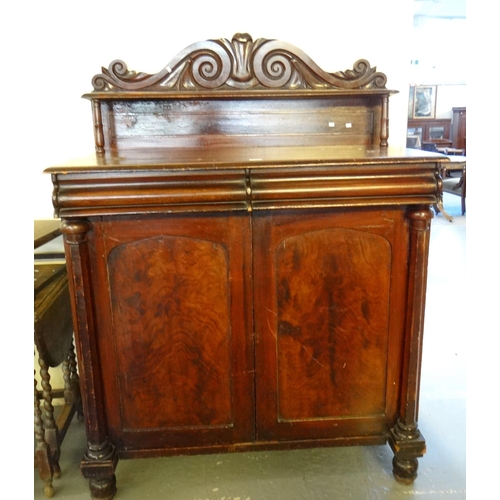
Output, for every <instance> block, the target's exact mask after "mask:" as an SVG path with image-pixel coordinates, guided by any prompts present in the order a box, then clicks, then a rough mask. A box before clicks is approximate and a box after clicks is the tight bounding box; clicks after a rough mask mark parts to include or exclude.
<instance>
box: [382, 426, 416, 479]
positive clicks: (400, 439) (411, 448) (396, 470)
mask: <svg viewBox="0 0 500 500" xmlns="http://www.w3.org/2000/svg"><path fill="white" fill-rule="evenodd" d="M389 445H390V447H391V449H392V451H393V452H394V458H393V460H392V467H393V469H392V472H393V474H394V477H395V478H396V481H397V482H398V483H401V484H405V485H408V484H412V483H413V481H415V479H416V477H417V470H418V460H417V458H418V457H422V456H423V455H424V453H425V439H424V437H423V436H422V434H421V433H420V431H419V430H418V429H417V426H416V425H410V426H405V425H404V424H403V423H402V422H400V421H398V423H397V424H396V425H395V426H394V427H393V428H392V429H391V432H390V435H389Z"/></svg>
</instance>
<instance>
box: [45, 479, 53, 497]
mask: <svg viewBox="0 0 500 500" xmlns="http://www.w3.org/2000/svg"><path fill="white" fill-rule="evenodd" d="M43 494H44V495H45V496H46V497H47V498H52V497H53V496H54V487H53V486H52V480H49V481H45V485H44V487H43Z"/></svg>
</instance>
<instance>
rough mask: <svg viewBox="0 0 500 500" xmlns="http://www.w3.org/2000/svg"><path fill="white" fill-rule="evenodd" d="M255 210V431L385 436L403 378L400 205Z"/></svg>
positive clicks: (403, 246)
mask: <svg viewBox="0 0 500 500" xmlns="http://www.w3.org/2000/svg"><path fill="white" fill-rule="evenodd" d="M254 214H255V220H254V226H253V227H254V248H255V249H256V251H255V254H254V272H255V290H256V294H259V292H258V290H266V294H265V297H261V296H260V294H259V299H257V296H256V298H255V328H256V369H257V378H256V387H257V433H258V437H259V439H270V438H278V439H285V438H286V436H290V435H293V436H294V437H295V438H297V439H309V438H319V437H328V436H346V435H361V434H363V435H377V434H379V435H380V434H383V433H384V432H386V431H387V429H388V426H389V424H390V423H391V422H392V423H393V422H394V418H395V412H396V407H397V391H398V388H399V380H400V376H401V372H400V365H399V363H398V360H399V359H400V356H401V341H402V337H401V335H402V332H403V328H404V307H405V300H404V299H405V298H404V294H401V293H400V291H401V290H404V286H405V273H404V271H403V270H404V268H405V265H406V258H407V254H406V251H407V249H406V244H405V240H406V236H405V229H404V228H405V223H404V219H403V211H400V210H399V211H398V210H395V211H394V210H393V211H391V212H387V211H381V212H380V213H377V212H376V211H371V210H356V209H351V210H344V211H343V212H335V211H332V212H328V211H326V210H325V211H309V212H303V213H302V214H301V215H300V217H299V216H298V215H297V214H294V212H293V211H290V212H288V211H277V212H275V213H273V214H272V215H270V214H269V213H267V214H265V215H264V213H262V215H261V213H257V212H254ZM264 270H266V271H264ZM398 290H399V292H398Z"/></svg>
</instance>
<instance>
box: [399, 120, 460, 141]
mask: <svg viewBox="0 0 500 500" xmlns="http://www.w3.org/2000/svg"><path fill="white" fill-rule="evenodd" d="M450 128H451V120H446V119H438V120H420V119H417V120H412V119H409V120H408V129H407V135H408V136H418V137H419V138H420V143H421V144H422V143H427V142H434V143H436V145H437V146H438V147H451V146H452V141H451V139H450Z"/></svg>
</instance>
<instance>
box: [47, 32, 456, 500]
mask: <svg viewBox="0 0 500 500" xmlns="http://www.w3.org/2000/svg"><path fill="white" fill-rule="evenodd" d="M385 81H386V77H385V75H383V74H382V73H379V72H377V71H376V70H375V68H372V67H371V66H370V65H369V64H368V63H367V62H366V61H364V60H361V61H358V62H357V63H355V65H354V67H353V69H352V70H348V71H345V72H337V73H327V72H325V71H323V70H322V69H320V68H319V67H318V66H317V65H316V64H315V63H314V62H313V61H312V59H310V58H309V57H308V56H307V55H305V54H304V53H302V52H301V51H300V50H299V49H297V48H296V47H293V46H292V45H290V44H287V43H284V42H278V41H276V40H265V39H259V40H256V41H255V42H254V41H253V40H252V39H251V37H250V36H249V35H247V34H237V35H235V36H234V37H233V39H232V40H231V41H229V40H226V39H221V40H209V41H207V42H200V43H196V44H193V45H192V46H190V47H188V48H187V49H185V50H184V51H182V52H181V53H179V54H178V55H177V56H176V57H175V58H174V59H172V60H171V62H170V63H169V64H168V65H167V66H165V68H164V69H163V70H161V71H160V72H159V73H157V74H155V75H149V74H145V73H137V72H134V71H129V70H128V69H127V67H126V65H125V63H123V62H122V61H113V62H112V63H111V64H110V66H109V68H108V69H103V72H102V73H101V74H99V75H96V76H95V77H94V80H93V84H94V91H93V92H91V93H90V94H86V95H85V96H84V97H85V98H87V99H89V100H90V101H91V103H92V112H93V118H94V130H95V146H96V153H95V154H93V155H91V156H89V157H87V158H81V159H78V160H75V161H73V162H68V163H66V164H64V165H61V166H55V167H51V168H49V169H47V173H50V174H51V175H52V180H53V184H54V195H53V200H54V207H55V209H56V214H57V215H58V216H59V217H61V218H62V220H63V233H64V239H65V248H66V255H67V259H68V270H69V276H70V278H71V279H70V281H69V285H70V291H71V297H72V310H73V321H74V328H75V331H76V338H77V351H78V358H79V363H80V369H81V374H82V377H81V380H82V390H83V404H84V410H85V419H86V430H87V440H88V446H87V450H86V452H85V455H84V458H83V460H82V465H81V468H82V472H83V474H84V476H85V477H86V478H88V479H90V489H91V493H92V495H93V496H94V498H112V497H113V495H114V494H115V492H116V479H115V474H114V471H115V468H116V465H117V460H118V457H124V458H125V457H126V458H132V457H145V456H161V455H168V454H177V453H207V452H221V451H237V450H250V449H291V448H300V447H308V446H334V445H354V444H382V443H386V442H388V441H389V443H390V445H391V446H392V448H393V450H394V453H395V461H394V474H395V476H396V478H397V479H398V480H400V481H402V482H411V481H413V480H414V479H415V477H416V475H417V458H418V457H419V456H421V455H422V454H423V452H424V449H425V441H424V440H423V438H422V436H421V434H420V432H419V430H418V424H417V420H418V392H419V387H418V386H419V376H420V361H421V346H422V329H423V311H424V303H425V276H426V272H425V270H426V266H427V250H428V245H429V240H428V231H429V220H430V214H431V212H430V210H429V207H430V206H432V205H435V204H438V203H440V202H441V179H440V177H439V172H440V171H441V170H442V166H441V165H442V164H444V163H446V162H448V161H449V160H448V159H447V158H446V157H445V156H443V155H437V154H432V153H426V152H422V151H416V150H398V149H394V148H391V147H389V146H388V144H387V141H388V101H389V96H390V95H391V94H392V93H393V91H390V90H387V89H386V88H385Z"/></svg>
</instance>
